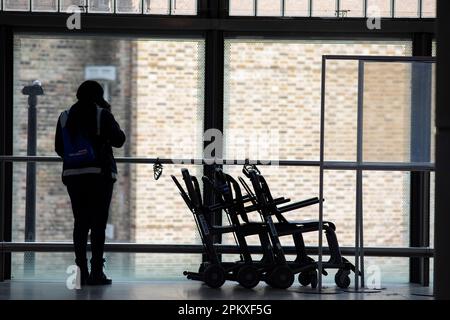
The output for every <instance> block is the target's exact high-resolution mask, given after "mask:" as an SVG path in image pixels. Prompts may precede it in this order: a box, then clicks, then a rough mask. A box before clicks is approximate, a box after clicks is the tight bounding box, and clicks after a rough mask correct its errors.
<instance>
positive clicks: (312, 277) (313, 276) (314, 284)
mask: <svg viewBox="0 0 450 320" xmlns="http://www.w3.org/2000/svg"><path fill="white" fill-rule="evenodd" d="M309 280H310V282H311V288H313V289H315V288H317V282H318V281H319V279H318V276H317V271H316V270H314V271H310V272H309Z"/></svg>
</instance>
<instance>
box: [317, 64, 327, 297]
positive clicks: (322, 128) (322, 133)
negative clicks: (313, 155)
mask: <svg viewBox="0 0 450 320" xmlns="http://www.w3.org/2000/svg"><path fill="white" fill-rule="evenodd" d="M326 68H327V59H326V58H325V57H322V87H321V92H320V99H321V106H320V171H319V199H320V202H319V259H318V273H319V274H318V277H319V281H318V285H319V292H321V291H322V269H323V266H322V259H323V234H322V233H323V175H324V161H325V159H324V157H325V97H326V95H325V90H326V70H327V69H326Z"/></svg>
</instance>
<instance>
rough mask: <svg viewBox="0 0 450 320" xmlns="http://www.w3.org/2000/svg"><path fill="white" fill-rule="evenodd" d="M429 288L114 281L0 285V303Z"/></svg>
mask: <svg viewBox="0 0 450 320" xmlns="http://www.w3.org/2000/svg"><path fill="white" fill-rule="evenodd" d="M431 292H432V290H431V288H424V287H421V286H418V285H408V284H399V285H396V284H390V285H389V286H386V288H384V289H383V290H381V291H378V292H373V293H369V292H366V293H361V292H359V293H354V292H344V291H342V290H338V289H336V287H334V286H329V287H326V288H325V289H324V290H323V293H322V294H318V293H317V292H316V291H315V290H312V289H308V288H302V287H300V286H299V285H298V284H295V285H293V286H292V287H291V288H289V289H288V290H277V289H272V288H270V287H268V286H266V285H265V284H259V285H258V286H257V287H256V288H254V289H253V290H247V289H244V288H242V287H240V286H239V285H236V284H234V283H226V284H225V285H224V286H223V287H222V288H220V289H211V288H209V287H207V286H205V285H202V284H201V283H199V282H194V281H164V282H162V281H161V282H159V281H151V282H137V281H136V282H131V281H129V282H120V281H119V282H114V284H113V285H111V286H104V287H84V288H83V289H81V290H69V289H67V287H66V285H65V283H64V282H56V281H53V282H50V281H49V282H43V281H19V280H13V281H5V282H0V300H10V299H12V300H98V299H106V300H221V299H224V300H322V299H325V300H330V299H331V300H334V299H336V300H386V299H387V300H430V299H433V297H432V296H431Z"/></svg>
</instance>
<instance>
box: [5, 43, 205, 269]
mask: <svg viewBox="0 0 450 320" xmlns="http://www.w3.org/2000/svg"><path fill="white" fill-rule="evenodd" d="M204 68H205V66H204V41H203V40H199V39H132V38H108V37H106V38H105V37H102V38H99V37H71V38H67V37H64V38H62V37H56V36H55V37H52V36H42V35H39V36H37V35H17V36H16V37H15V40H14V90H15V94H14V126H13V130H14V136H15V139H14V155H26V154H27V143H28V140H27V139H28V138H27V133H28V130H27V126H28V111H27V110H28V105H27V97H26V96H24V95H23V94H22V93H21V90H22V88H23V87H24V86H26V85H29V84H30V83H31V82H32V81H34V80H36V79H38V80H40V81H41V82H42V86H43V89H44V91H45V95H43V96H40V97H39V100H38V105H37V131H36V141H37V155H40V156H43V155H47V156H48V155H50V156H54V155H55V152H54V134H55V128H56V124H57V119H58V116H59V114H60V112H62V111H64V110H66V109H68V108H70V107H71V105H72V104H73V103H75V101H76V98H75V93H76V90H77V87H78V86H79V85H80V84H81V83H82V82H83V81H84V80H87V79H93V80H97V81H99V82H100V83H101V84H102V85H103V87H104V88H105V95H106V99H108V100H109V101H110V103H111V105H112V112H113V114H114V115H115V117H116V119H117V121H118V122H119V124H120V125H121V127H122V129H123V130H124V131H125V133H126V135H127V142H126V144H125V146H124V147H123V148H121V149H115V150H114V152H115V155H116V156H122V157H149V158H156V157H159V158H169V159H179V158H183V159H184V158H189V159H190V158H201V157H202V147H203V143H202V141H203V140H202V137H203V112H204V111H203V110H204V98H203V95H204ZM102 70H107V72H106V73H102ZM175 128H176V129H175ZM184 166H186V165H184ZM26 167H27V166H26V164H24V163H15V164H14V173H13V188H14V198H13V233H12V234H13V241H23V240H24V238H25V234H24V230H25V210H26V187H27V186H26V181H25V179H24V178H23V177H25V175H26V170H27V169H26ZM118 167H119V168H118V170H119V179H118V181H117V183H116V184H115V191H114V196H113V202H112V205H111V212H110V218H109V221H108V229H107V240H108V241H112V242H117V241H118V242H147V243H160V244H161V243H166V244H186V243H191V244H195V243H197V244H198V243H200V240H199V238H198V235H197V230H196V227H195V223H194V221H193V220H192V216H191V215H190V212H189V210H188V209H187V207H186V205H185V204H184V202H183V200H182V199H181V197H180V196H179V195H178V193H177V190H176V188H175V186H174V184H173V182H172V180H171V178H170V175H171V174H174V175H177V176H180V169H181V168H182V167H183V166H182V165H166V166H165V167H164V174H163V176H162V177H161V179H159V180H158V181H155V180H154V178H153V168H152V165H149V164H139V165H137V164H119V166H118ZM189 169H190V171H191V173H192V174H196V175H198V176H201V173H202V167H201V166H190V167H189ZM72 224H73V220H72V213H71V208H70V202H69V198H68V195H67V191H66V190H65V187H64V186H63V184H62V182H61V164H60V163H42V162H39V163H37V165H36V230H35V239H36V240H37V241H70V240H71V237H72V236H71V233H72V231H71V230H72ZM195 258H196V259H197V260H199V259H201V257H200V256H199V255H197V256H195ZM197 260H196V261H197ZM161 272H164V270H161Z"/></svg>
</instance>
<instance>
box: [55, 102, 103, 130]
mask: <svg viewBox="0 0 450 320" xmlns="http://www.w3.org/2000/svg"><path fill="white" fill-rule="evenodd" d="M96 116H97V135H98V136H99V135H100V128H101V123H102V108H100V107H97V114H96ZM68 118H69V110H65V111H63V112H61V115H60V116H59V121H60V123H61V128H64V127H65V126H66V124H67V119H68Z"/></svg>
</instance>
